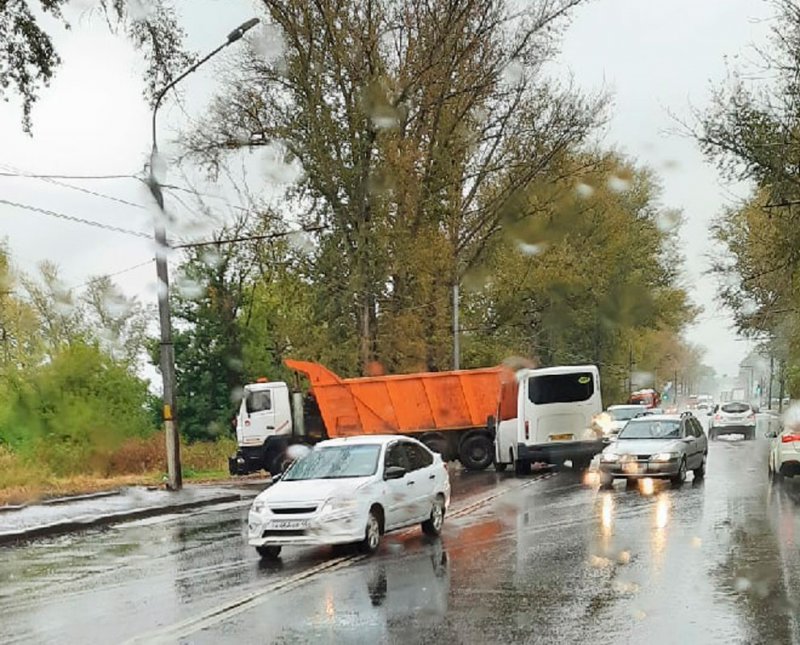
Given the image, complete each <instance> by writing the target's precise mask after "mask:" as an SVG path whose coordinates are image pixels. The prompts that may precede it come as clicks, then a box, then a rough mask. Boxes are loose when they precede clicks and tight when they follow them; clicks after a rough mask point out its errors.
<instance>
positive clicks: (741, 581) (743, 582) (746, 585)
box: [733, 578, 753, 591]
mask: <svg viewBox="0 0 800 645" xmlns="http://www.w3.org/2000/svg"><path fill="white" fill-rule="evenodd" d="M733 586H734V588H735V589H736V591H747V590H748V589H750V587H752V586H753V585H752V583H751V582H750V581H749V580H748V579H747V578H736V582H734V585H733Z"/></svg>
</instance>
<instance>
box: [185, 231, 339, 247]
mask: <svg viewBox="0 0 800 645" xmlns="http://www.w3.org/2000/svg"><path fill="white" fill-rule="evenodd" d="M326 228H328V227H327V226H310V227H308V228H300V229H296V230H294V231H282V232H280V233H267V234H265V235H248V236H245V237H234V238H229V239H227V240H207V241H205V242H187V243H186V244H173V245H171V247H170V248H173V249H193V248H196V247H200V246H214V245H217V244H235V243H237V242H252V241H256V240H272V239H275V238H278V237H286V236H287V235H292V234H294V233H314V232H316V231H322V230H324V229H326Z"/></svg>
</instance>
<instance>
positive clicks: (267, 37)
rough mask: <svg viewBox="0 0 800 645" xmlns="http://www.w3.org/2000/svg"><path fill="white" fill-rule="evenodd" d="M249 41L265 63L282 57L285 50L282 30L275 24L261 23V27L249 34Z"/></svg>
mask: <svg viewBox="0 0 800 645" xmlns="http://www.w3.org/2000/svg"><path fill="white" fill-rule="evenodd" d="M251 33H253V32H251ZM250 42H251V43H252V46H253V49H254V50H255V52H256V54H257V55H258V56H260V57H261V58H263V59H264V60H265V61H266V62H267V63H274V62H275V61H276V60H278V59H280V58H282V57H283V53H284V52H285V51H286V41H285V40H284V38H283V32H282V31H281V29H280V28H279V27H278V26H277V25H273V24H270V23H262V24H261V27H260V28H259V29H258V30H257V31H255V33H253V35H252V36H251V38H250Z"/></svg>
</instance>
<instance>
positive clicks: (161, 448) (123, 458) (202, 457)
mask: <svg viewBox="0 0 800 645" xmlns="http://www.w3.org/2000/svg"><path fill="white" fill-rule="evenodd" d="M235 452H236V442H235V441H234V440H233V439H227V438H224V439H218V440H217V441H196V442H194V443H188V444H187V443H183V442H182V443H181V463H182V465H183V468H184V470H187V471H193V472H201V471H203V472H210V471H220V470H222V471H226V470H227V469H228V457H229V456H231V455H232V454H234V453H235ZM166 453H167V451H166V442H165V438H164V433H163V432H158V433H156V434H154V435H152V436H150V437H146V438H138V437H137V438H132V439H128V440H127V441H125V442H124V443H123V444H122V445H121V446H120V447H119V448H118V449H117V450H115V451H114V453H113V454H112V455H111V456H110V458H109V461H108V468H107V472H108V474H109V475H127V474H138V473H149V472H154V471H164V470H165V469H166V463H167V456H166Z"/></svg>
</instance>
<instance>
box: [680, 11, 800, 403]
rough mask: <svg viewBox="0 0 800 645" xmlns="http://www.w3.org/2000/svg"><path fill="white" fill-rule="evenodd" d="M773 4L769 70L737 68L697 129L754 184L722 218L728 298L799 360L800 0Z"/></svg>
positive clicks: (719, 231) (752, 332) (781, 353)
mask: <svg viewBox="0 0 800 645" xmlns="http://www.w3.org/2000/svg"><path fill="white" fill-rule="evenodd" d="M773 5H774V6H775V9H776V15H775V18H774V21H773V26H772V34H771V38H770V42H769V44H768V46H766V47H761V46H757V47H756V52H757V53H758V55H759V59H760V60H759V67H760V68H762V70H766V71H767V73H763V71H762V73H759V74H758V75H757V76H756V77H755V78H753V77H752V76H751V75H749V74H748V73H747V70H744V71H743V70H738V69H737V70H734V73H733V75H732V77H731V78H730V79H729V81H728V82H727V83H726V84H725V85H723V86H721V87H720V88H718V89H717V90H716V92H715V94H714V96H713V98H712V102H711V105H710V107H709V108H708V110H707V111H706V112H705V113H704V114H701V115H699V117H698V124H697V128H696V132H695V135H696V137H697V139H698V141H699V143H700V144H701V146H702V148H703V150H704V152H705V153H706V155H707V156H708V158H709V159H710V160H711V161H713V162H715V163H716V164H717V166H718V167H719V168H720V169H721V170H722V171H723V172H725V173H726V175H727V176H728V177H730V178H733V179H739V180H747V181H750V182H752V183H753V184H754V190H753V193H752V195H751V197H750V199H749V200H748V201H747V202H746V203H744V204H741V205H739V206H736V207H734V208H730V209H728V210H727V211H726V212H725V213H723V214H722V215H721V216H720V217H719V218H718V220H717V222H716V224H715V227H714V236H715V238H716V239H717V240H718V241H719V242H720V243H721V245H722V248H723V249H725V250H726V251H727V253H724V254H720V255H719V256H718V257H717V258H716V261H715V263H714V266H713V271H714V273H715V274H716V275H717V276H718V277H719V280H720V300H721V302H722V304H724V305H725V306H726V307H728V308H729V309H730V310H731V311H732V312H733V314H734V317H735V320H736V325H737V328H738V330H739V332H740V333H743V334H745V335H749V336H752V337H757V338H760V339H762V340H764V341H766V342H767V344H768V345H769V346H770V352H771V353H772V354H773V355H774V356H775V357H776V358H778V360H779V361H781V362H784V361H788V362H789V369H790V370H791V369H792V368H793V366H794V365H796V364H798V363H800V323H798V318H797V314H798V311H800V299H798V295H800V294H798V292H797V289H796V287H795V286H794V285H795V284H796V276H797V275H798V271H800V256H798V253H797V248H798V242H800V226H798V213H799V212H800V211H798V206H800V157H799V156H798V154H799V153H798V151H800V145H798V144H800V110H799V109H798V107H800V81H798V79H800V73H799V72H800V6H798V4H797V3H796V2H795V1H793V0H773ZM793 394H797V392H796V391H794V392H793Z"/></svg>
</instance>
